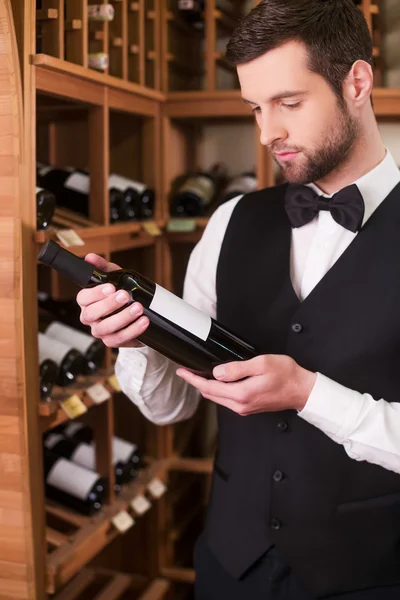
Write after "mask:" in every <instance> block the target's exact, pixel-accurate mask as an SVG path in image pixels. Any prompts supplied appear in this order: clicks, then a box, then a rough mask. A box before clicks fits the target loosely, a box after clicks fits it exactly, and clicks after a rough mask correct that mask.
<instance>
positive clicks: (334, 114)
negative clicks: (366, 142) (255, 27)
mask: <svg viewBox="0 0 400 600" xmlns="http://www.w3.org/2000/svg"><path fill="white" fill-rule="evenodd" d="M237 71H238V76H239V80H240V85H241V88H242V95H243V98H244V99H245V100H246V101H247V102H248V103H249V104H250V106H251V107H252V109H253V112H254V113H255V116H256V119H257V123H258V126H259V127H260V130H261V137H260V139H261V143H262V144H263V145H264V146H267V148H268V150H269V151H270V152H271V153H272V156H273V158H274V160H275V161H276V162H277V163H278V165H279V166H280V167H281V169H282V170H283V175H284V176H285V178H286V180H287V181H289V182H291V183H300V184H304V183H309V182H311V181H318V180H320V179H322V178H324V177H326V175H328V174H329V173H332V172H333V171H335V170H337V169H338V168H339V167H341V166H342V165H343V164H344V163H345V162H346V160H347V159H348V158H349V156H350V155H351V153H352V148H353V145H354V142H355V140H356V139H357V137H358V134H359V130H360V126H359V122H358V120H357V119H356V118H355V117H354V116H352V115H351V114H350V113H349V112H348V109H347V106H345V105H343V106H342V105H341V103H340V102H339V100H338V98H337V96H336V95H335V94H334V92H333V91H332V89H331V88H330V87H329V85H328V83H327V82H326V80H325V79H324V78H323V77H321V76H320V75H317V74H316V73H312V72H310V71H309V70H308V67H307V52H306V48H305V46H304V45H302V44H300V43H297V42H288V43H286V44H284V45H283V46H280V47H279V48H276V49H274V50H271V51H269V52H267V53H266V54H263V55H262V56H260V57H259V58H256V59H255V60H252V61H251V62H249V63H246V64H244V65H240V66H238V68H237Z"/></svg>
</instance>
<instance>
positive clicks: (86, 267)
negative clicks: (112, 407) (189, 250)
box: [38, 240, 257, 377]
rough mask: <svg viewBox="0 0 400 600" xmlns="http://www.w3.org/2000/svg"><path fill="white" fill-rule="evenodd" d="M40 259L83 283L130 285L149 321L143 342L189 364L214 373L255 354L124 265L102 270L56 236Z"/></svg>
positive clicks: (242, 342)
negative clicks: (57, 240)
mask: <svg viewBox="0 0 400 600" xmlns="http://www.w3.org/2000/svg"><path fill="white" fill-rule="evenodd" d="M38 260H39V261H40V262H42V263H43V264H45V265H47V266H50V267H52V268H53V269H55V270H56V271H58V272H59V273H61V274H62V275H64V276H66V277H68V278H69V279H71V280H72V281H74V282H75V283H76V284H77V285H79V286H81V287H93V286H96V285H99V284H102V283H112V284H113V285H114V286H115V287H116V288H117V289H123V290H126V291H127V292H128V293H129V295H130V297H131V302H134V301H137V302H140V303H141V304H142V305H143V308H144V315H145V316H147V317H148V318H149V320H150V325H149V326H148V328H147V329H146V331H145V332H143V333H142V334H141V335H140V336H139V337H138V339H139V341H141V342H143V343H144V344H146V345H147V346H149V347H150V348H153V349H154V350H157V351H158V352H160V353H161V354H163V355H164V356H166V357H167V358H169V359H171V360H173V361H175V362H176V363H178V364H180V365H182V366H184V367H187V368H188V369H192V370H193V371H195V372H198V373H202V374H203V375H206V376H208V377H212V370H213V368H214V367H215V366H216V365H217V364H220V363H226V362H230V361H237V360H247V359H250V358H253V357H254V356H256V355H257V351H256V349H255V348H254V347H253V346H251V345H250V344H249V343H247V342H246V341H244V340H242V339H240V338H239V337H238V336H236V335H235V334H234V333H232V332H231V331H229V330H228V329H226V328H225V327H223V326H222V325H221V324H220V323H218V322H217V321H215V320H214V319H212V318H211V317H209V316H208V315H206V314H204V313H202V312H201V311H199V310H198V309H197V308H195V307H193V306H191V305H190V304H188V303H187V302H184V301H183V300H182V299H181V298H178V297H177V296H175V295H174V294H172V293H171V292H169V291H168V290H166V289H164V288H162V287H161V286H159V285H158V284H157V283H155V282H154V281H152V280H151V279H148V278H147V277H145V276H143V275H141V274H140V273H137V272H135V271H125V270H123V269H119V270H117V271H111V272H110V273H104V272H103V271H100V270H99V269H96V268H94V267H93V265H91V264H90V263H88V262H86V261H85V260H83V259H82V258H79V257H78V256H76V255H75V254H72V253H71V252H69V251H68V250H66V249H65V248H62V247H61V246H59V245H58V244H57V243H56V242H54V241H53V240H49V241H48V242H46V243H45V244H44V245H43V247H42V248H41V250H40V252H39V255H38ZM123 308H125V307H123ZM123 308H122V309H119V310H123ZM119 310H118V311H116V312H119Z"/></svg>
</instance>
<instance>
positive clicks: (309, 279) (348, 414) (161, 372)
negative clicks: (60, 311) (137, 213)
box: [115, 151, 400, 473]
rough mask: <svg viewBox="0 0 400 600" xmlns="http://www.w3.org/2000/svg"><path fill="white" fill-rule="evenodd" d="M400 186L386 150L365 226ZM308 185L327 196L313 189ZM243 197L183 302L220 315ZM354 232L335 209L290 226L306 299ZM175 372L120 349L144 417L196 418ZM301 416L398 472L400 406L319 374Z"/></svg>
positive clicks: (122, 374)
mask: <svg viewBox="0 0 400 600" xmlns="http://www.w3.org/2000/svg"><path fill="white" fill-rule="evenodd" d="M399 181H400V172H399V170H398V168H397V166H396V163H395V161H394V160H393V157H392V155H391V154H390V152H389V151H387V152H386V156H385V158H384V159H383V161H382V162H381V163H380V164H379V165H378V166H377V167H375V168H374V169H373V170H372V171H370V172H369V173H367V174H366V175H364V176H363V177H361V178H360V179H358V180H357V181H355V182H354V183H355V184H356V185H357V187H358V189H359V190H360V192H361V194H362V196H363V199H364V203H365V214H364V220H363V224H364V223H365V222H366V221H367V220H368V219H369V217H370V216H371V214H372V213H373V212H374V210H375V209H376V208H377V207H378V206H379V204H380V203H381V202H382V201H383V200H384V199H385V198H386V196H387V195H388V194H389V193H390V192H391V190H392V189H393V188H394V187H395V186H396V185H397V184H398V183H399ZM310 187H312V188H313V189H314V190H315V191H316V192H317V193H319V194H322V193H323V192H322V191H321V190H320V189H319V188H318V187H317V186H316V185H315V184H310ZM241 198H242V196H239V197H237V198H234V199H233V200H230V201H229V202H227V203H225V204H223V205H221V206H220V207H219V208H218V209H217V210H216V211H215V213H214V214H213V215H212V217H211V218H210V220H209V222H208V225H207V227H206V229H205V231H204V234H203V236H202V238H201V240H200V241H199V243H198V244H197V245H196V247H195V248H194V250H193V252H192V254H191V256H190V259H189V263H188V268H187V272H186V277H185V283H184V293H183V297H184V299H185V300H186V301H187V302H189V303H190V304H192V305H193V306H195V307H196V308H198V309H200V310H202V311H203V312H205V313H206V314H208V315H209V316H211V317H214V318H215V315H216V304H217V298H216V270H217V264H218V259H219V253H220V249H221V244H222V241H223V238H224V235H225V230H226V228H227V226H228V223H229V220H230V217H231V215H232V212H233V209H234V208H235V206H236V204H237V202H239V200H240V199H241ZM244 201H245V200H244ZM356 235H357V233H353V232H351V231H348V230H347V229H344V228H343V227H341V226H340V225H339V224H338V223H336V221H334V219H333V218H332V216H331V214H330V212H329V211H320V212H319V214H318V216H317V217H315V219H313V220H312V221H311V222H309V223H307V224H306V225H304V226H303V227H299V228H296V229H292V244H291V259H290V260H291V264H290V273H291V279H292V283H293V287H294V290H295V291H296V293H297V295H298V297H299V299H300V300H303V299H304V298H306V297H307V296H308V294H309V293H310V292H311V291H312V289H313V288H314V287H315V286H316V284H317V283H318V282H319V281H320V279H321V278H322V277H323V276H324V275H325V274H326V273H327V271H328V270H329V269H330V268H331V267H332V265H333V264H334V263H335V262H336V261H337V259H338V258H339V256H340V255H341V254H342V253H343V252H344V251H345V250H346V248H347V247H348V246H349V244H350V243H351V242H352V241H353V239H354V238H355V236H356ZM176 368H177V365H176V364H175V363H173V362H172V361H169V360H168V359H166V358H165V357H163V356H162V355H160V354H159V353H157V352H156V351H154V350H152V349H150V348H148V347H142V348H121V349H120V351H119V355H118V359H117V362H116V367H115V371H116V375H117V378H118V381H119V383H120V385H121V388H122V390H123V391H124V393H125V394H126V395H127V396H128V397H129V398H130V399H131V400H132V402H134V403H135V404H136V405H137V406H138V407H139V409H140V411H141V412H142V413H143V415H144V416H145V417H147V418H148V419H149V420H151V421H152V422H154V423H157V424H160V425H162V424H168V423H174V422H177V421H180V420H183V419H187V418H188V417H190V416H192V415H193V414H194V412H195V411H196V409H197V406H198V403H199V399H200V395H199V392H198V391H197V390H196V389H195V388H193V387H192V386H190V385H188V384H187V383H186V382H185V381H183V380H182V379H181V378H179V377H178V376H177V375H176V374H175V371H176ZM399 368H400V365H399ZM399 400H400V386H399ZM298 415H299V417H301V418H302V419H305V420H306V421H308V422H309V423H311V424H312V425H314V426H315V427H318V428H319V429H321V430H322V431H323V432H324V433H325V434H326V435H328V436H329V437H330V438H331V439H332V440H334V441H335V442H337V443H339V444H342V445H343V446H344V448H345V450H346V452H347V454H348V455H349V456H350V457H351V458H353V459H355V460H366V461H369V462H371V463H375V464H378V465H381V466H383V467H384V468H386V469H389V470H392V471H395V472H397V473H400V402H399V403H389V402H386V401H385V400H384V399H383V398H381V399H378V398H376V399H374V398H372V396H371V395H370V394H368V393H359V392H357V391H355V390H351V389H349V388H346V387H344V386H342V385H341V384H339V383H337V382H335V381H333V380H331V379H329V378H328V377H325V376H324V375H323V374H321V373H317V379H316V383H315V385H314V388H313V390H312V392H311V394H310V396H309V398H308V400H307V403H306V405H305V407H304V409H303V410H301V411H300V412H299V413H298Z"/></svg>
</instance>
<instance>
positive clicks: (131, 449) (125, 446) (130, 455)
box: [53, 421, 143, 470]
mask: <svg viewBox="0 0 400 600" xmlns="http://www.w3.org/2000/svg"><path fill="white" fill-rule="evenodd" d="M53 431H54V430H53ZM57 431H60V433H62V435H63V436H65V437H66V438H68V439H73V440H75V441H78V442H85V443H86V444H92V443H93V429H92V428H91V427H89V425H85V424H84V423H80V422H79V421H73V422H72V421H71V422H69V423H63V424H62V425H60V427H59V428H57ZM112 450H113V459H114V460H117V461H121V462H123V463H129V464H130V465H131V466H132V468H133V469H136V470H137V469H140V468H141V466H142V465H143V460H142V454H141V452H140V450H139V448H138V447H137V445H136V444H132V443H131V442H127V441H126V440H123V439H122V438H120V437H117V436H114V437H113V441H112Z"/></svg>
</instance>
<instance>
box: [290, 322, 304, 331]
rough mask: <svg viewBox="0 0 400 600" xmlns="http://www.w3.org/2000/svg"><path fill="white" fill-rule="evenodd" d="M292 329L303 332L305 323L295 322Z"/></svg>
mask: <svg viewBox="0 0 400 600" xmlns="http://www.w3.org/2000/svg"><path fill="white" fill-rule="evenodd" d="M292 331H293V332H294V333H301V332H302V331H303V325H302V324H301V323H293V325H292Z"/></svg>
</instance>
